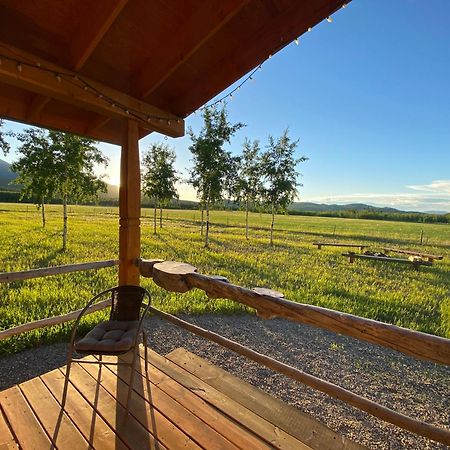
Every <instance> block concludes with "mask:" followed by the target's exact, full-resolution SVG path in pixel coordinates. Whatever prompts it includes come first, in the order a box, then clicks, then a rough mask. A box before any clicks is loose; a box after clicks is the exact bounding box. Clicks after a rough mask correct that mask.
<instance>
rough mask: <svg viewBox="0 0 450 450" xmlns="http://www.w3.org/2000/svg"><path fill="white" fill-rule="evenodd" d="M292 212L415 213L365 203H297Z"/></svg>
mask: <svg viewBox="0 0 450 450" xmlns="http://www.w3.org/2000/svg"><path fill="white" fill-rule="evenodd" d="M289 209H290V210H291V211H307V212H323V211H367V210H370V211H375V212H385V213H405V214H406V213H410V212H414V211H401V210H399V209H396V208H389V207H377V206H370V205H366V204H365V203H348V204H345V205H335V204H332V205H328V204H326V203H312V202H295V203H292V205H291V206H290V207H289Z"/></svg>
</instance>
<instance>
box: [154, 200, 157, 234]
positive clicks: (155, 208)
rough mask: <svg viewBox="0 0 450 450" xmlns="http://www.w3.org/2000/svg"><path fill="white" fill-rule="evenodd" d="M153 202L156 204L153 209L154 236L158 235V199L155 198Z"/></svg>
mask: <svg viewBox="0 0 450 450" xmlns="http://www.w3.org/2000/svg"><path fill="white" fill-rule="evenodd" d="M153 201H154V202H155V204H154V208H153V234H156V210H157V207H156V205H157V199H156V197H154V198H153Z"/></svg>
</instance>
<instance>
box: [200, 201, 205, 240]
mask: <svg viewBox="0 0 450 450" xmlns="http://www.w3.org/2000/svg"><path fill="white" fill-rule="evenodd" d="M203 217H204V210H203V206H202V218H201V225H200V235H201V236H203V224H204V220H203Z"/></svg>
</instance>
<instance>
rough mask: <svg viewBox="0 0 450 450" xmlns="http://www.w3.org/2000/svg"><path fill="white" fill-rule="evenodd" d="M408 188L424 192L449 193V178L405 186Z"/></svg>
mask: <svg viewBox="0 0 450 450" xmlns="http://www.w3.org/2000/svg"><path fill="white" fill-rule="evenodd" d="M406 187H407V188H409V189H414V190H416V191H426V192H439V193H441V194H450V180H435V181H432V182H431V183H430V184H417V185H410V186H406Z"/></svg>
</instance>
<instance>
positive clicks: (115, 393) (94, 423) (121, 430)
mask: <svg viewBox="0 0 450 450" xmlns="http://www.w3.org/2000/svg"><path fill="white" fill-rule="evenodd" d="M141 350H143V349H141ZM87 359H92V357H88V358H87ZM140 363H141V364H140V367H139V375H140V376H137V377H135V382H134V386H133V389H134V391H133V394H132V399H131V406H130V414H129V415H127V414H126V412H125V408H124V405H125V402H126V396H127V390H128V384H127V383H128V380H129V376H130V368H129V367H126V366H103V367H102V368H101V370H100V369H99V367H98V366H97V365H96V364H74V365H73V366H72V372H71V376H70V381H71V383H70V385H69V392H68V398H67V403H66V406H65V410H64V412H61V405H60V400H61V397H62V389H63V384H64V373H65V370H64V368H59V369H55V370H53V371H52V372H49V373H46V374H44V375H41V376H40V377H37V378H34V379H32V380H29V381H26V382H24V383H22V384H19V385H17V386H14V387H12V388H9V389H6V390H5V391H2V392H0V407H1V408H0V449H1V450H7V449H17V448H21V449H24V450H28V449H39V450H41V449H50V448H58V449H70V450H77V449H83V448H86V449H87V448H95V449H161V450H163V449H179V448H183V449H200V448H203V449H214V450H216V449H218V450H220V449H238V448H242V449H243V448H245V449H264V448H280V449H310V448H313V449H352V450H353V449H360V448H362V447H361V446H359V445H357V444H354V443H353V442H351V441H349V440H348V439H345V438H343V437H342V436H340V435H338V434H337V433H334V432H333V431H331V430H329V429H328V428H327V427H325V426H324V425H322V424H320V423H319V422H317V421H316V420H314V419H313V418H311V417H310V416H308V415H306V414H304V413H301V412H300V411H298V410H297V409H295V408H293V407H290V406H288V405H285V404H284V403H283V402H281V401H279V400H277V399H275V398H273V397H271V396H269V395H267V394H266V393H263V392H262V391H260V390H258V389H256V388H254V387H252V386H250V385H249V384H247V383H245V382H243V381H242V380H239V379H237V378H236V377H234V376H232V375H230V374H228V373H227V372H225V371H223V370H221V369H219V368H217V367H215V366H213V365H211V364H209V363H208V362H206V361H205V360H203V359H201V358H199V357H198V356H195V355H193V354H191V353H189V352H187V351H186V350H184V349H178V350H176V351H174V352H172V353H170V354H169V355H167V356H166V357H163V356H161V355H158V354H157V353H155V352H152V351H150V358H149V366H148V367H147V370H146V368H145V363H144V361H143V359H142V358H141V360H140Z"/></svg>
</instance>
